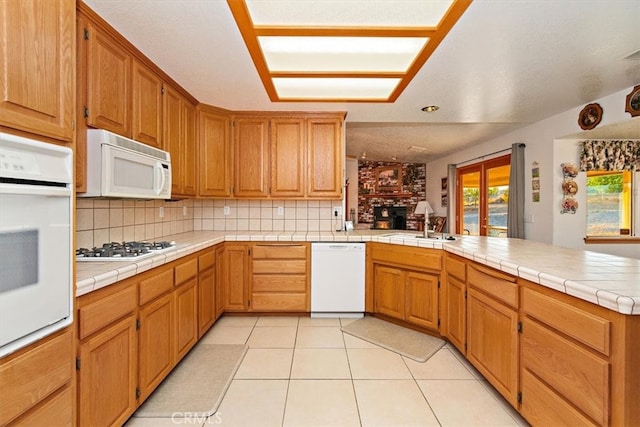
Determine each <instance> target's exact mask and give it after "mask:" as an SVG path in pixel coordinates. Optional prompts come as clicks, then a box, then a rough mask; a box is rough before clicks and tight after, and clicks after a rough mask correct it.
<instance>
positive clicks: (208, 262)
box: [198, 251, 216, 272]
mask: <svg viewBox="0 0 640 427" xmlns="http://www.w3.org/2000/svg"><path fill="white" fill-rule="evenodd" d="M215 263H216V253H215V251H211V252H208V253H206V254H202V255H200V256H199V257H198V271H199V272H200V271H204V270H206V269H209V268H211V267H213V266H214V264H215Z"/></svg>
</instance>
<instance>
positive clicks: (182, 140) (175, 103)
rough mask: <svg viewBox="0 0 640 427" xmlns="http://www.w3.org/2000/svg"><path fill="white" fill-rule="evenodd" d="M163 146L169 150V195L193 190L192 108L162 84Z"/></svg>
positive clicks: (194, 146) (194, 138) (194, 143)
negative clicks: (163, 91) (170, 174)
mask: <svg viewBox="0 0 640 427" xmlns="http://www.w3.org/2000/svg"><path fill="white" fill-rule="evenodd" d="M163 116H164V117H163V123H164V134H163V140H164V149H165V150H166V151H168V152H169V153H170V154H171V169H172V171H173V175H172V177H171V195H172V196H174V195H178V196H195V194H196V168H195V155H196V152H195V149H196V111H195V107H194V106H193V105H191V104H190V103H189V101H187V100H186V99H185V98H184V97H183V96H182V95H180V93H178V91H177V90H175V89H174V88H172V87H171V86H169V85H167V86H165V93H164V114H163Z"/></svg>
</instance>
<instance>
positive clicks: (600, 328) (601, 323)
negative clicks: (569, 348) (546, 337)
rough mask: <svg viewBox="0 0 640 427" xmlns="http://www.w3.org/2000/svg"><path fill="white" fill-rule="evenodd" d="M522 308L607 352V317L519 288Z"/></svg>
mask: <svg viewBox="0 0 640 427" xmlns="http://www.w3.org/2000/svg"><path fill="white" fill-rule="evenodd" d="M522 308H523V310H524V312H525V313H526V314H527V315H529V316H531V317H535V318H536V319H538V320H539V321H540V322H542V323H546V324H547V325H549V326H551V327H553V328H555V329H557V330H559V331H561V332H562V333H564V334H567V335H568V336H570V337H571V338H575V339H576V340H578V341H580V342H581V343H583V344H585V345H587V346H589V347H591V348H593V349H594V350H597V351H599V352H600V353H602V354H604V355H607V356H608V355H610V352H611V348H610V343H611V341H610V331H611V322H610V321H608V320H606V319H603V318H601V317H598V316H595V315H593V314H591V313H588V312H586V311H583V310H580V309H579V308H576V307H573V306H571V305H569V304H566V303H564V302H561V301H558V300H557V299H555V298H552V297H549V296H547V295H544V294H541V293H539V292H536V291H534V290H532V289H528V288H523V289H522Z"/></svg>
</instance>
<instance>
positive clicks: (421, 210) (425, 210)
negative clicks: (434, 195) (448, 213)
mask: <svg viewBox="0 0 640 427" xmlns="http://www.w3.org/2000/svg"><path fill="white" fill-rule="evenodd" d="M413 213H414V214H417V215H426V214H431V213H433V208H432V207H431V205H430V204H429V202H427V201H426V200H421V201H419V202H418V204H417V205H416V209H415V210H414V211H413Z"/></svg>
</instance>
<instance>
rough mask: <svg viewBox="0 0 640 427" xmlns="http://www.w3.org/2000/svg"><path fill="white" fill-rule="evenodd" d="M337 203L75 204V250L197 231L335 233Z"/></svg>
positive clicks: (81, 201)
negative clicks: (334, 211) (113, 242)
mask: <svg viewBox="0 0 640 427" xmlns="http://www.w3.org/2000/svg"><path fill="white" fill-rule="evenodd" d="M341 205H342V202H341V201H336V200H322V201H318V200H309V201H307V200H235V199H220V200H218V199H216V200H199V199H197V200H194V199H185V200H179V201H170V202H169V201H164V200H100V199H84V198H78V199H77V201H76V246H77V247H78V248H91V247H93V246H97V245H101V244H102V243H105V242H112V241H125V240H127V241H128V240H159V239H161V238H162V237H164V236H168V235H171V234H177V233H183V232H187V231H193V230H197V231H199V230H214V231H237V230H247V231H332V230H336V229H338V228H340V226H341V223H342V222H341V219H342V218H341V217H338V218H336V217H335V216H334V214H333V207H334V206H341Z"/></svg>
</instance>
